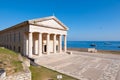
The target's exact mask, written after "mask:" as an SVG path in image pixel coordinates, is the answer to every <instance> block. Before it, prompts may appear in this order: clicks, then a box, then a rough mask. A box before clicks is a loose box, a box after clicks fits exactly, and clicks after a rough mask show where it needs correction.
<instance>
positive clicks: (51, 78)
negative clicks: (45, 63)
mask: <svg viewBox="0 0 120 80" xmlns="http://www.w3.org/2000/svg"><path fill="white" fill-rule="evenodd" d="M30 70H31V72H32V80H57V78H56V76H57V75H59V74H61V73H59V72H56V71H53V70H50V69H48V68H45V67H42V66H30ZM61 75H62V76H63V79H62V80H77V79H75V78H73V77H70V76H67V75H64V74H61Z"/></svg>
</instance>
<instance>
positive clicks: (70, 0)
mask: <svg viewBox="0 0 120 80" xmlns="http://www.w3.org/2000/svg"><path fill="white" fill-rule="evenodd" d="M53 15H55V16H56V17H57V18H58V19H59V20H60V21H61V22H63V23H64V24H65V25H66V26H67V27H68V28H69V31H68V40H69V41H120V0H0V30H3V29H5V28H8V27H10V26H13V25H15V24H18V23H20V22H23V21H26V20H29V19H34V18H42V17H47V16H53Z"/></svg>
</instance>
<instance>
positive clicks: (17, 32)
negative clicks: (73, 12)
mask: <svg viewBox="0 0 120 80" xmlns="http://www.w3.org/2000/svg"><path fill="white" fill-rule="evenodd" d="M67 31H68V28H67V27H66V26H65V25H64V24H63V23H62V22H60V21H59V20H58V19H57V18H56V17H55V16H50V17H44V18H39V19H33V20H28V21H24V22H22V23H20V24H17V25H15V26H12V27H9V28H7V29H4V30H2V31H0V46H3V47H6V48H8V49H11V50H13V51H16V52H19V53H21V54H22V55H24V56H28V57H33V56H34V55H35V56H42V55H50V54H56V53H63V52H66V51H67ZM62 42H63V45H64V46H63V47H62Z"/></svg>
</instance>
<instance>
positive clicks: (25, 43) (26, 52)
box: [23, 33, 28, 56]
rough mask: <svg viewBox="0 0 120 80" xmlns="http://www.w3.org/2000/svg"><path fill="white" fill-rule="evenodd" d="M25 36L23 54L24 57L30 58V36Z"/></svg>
mask: <svg viewBox="0 0 120 80" xmlns="http://www.w3.org/2000/svg"><path fill="white" fill-rule="evenodd" d="M23 35H24V44H23V46H24V47H23V53H24V55H26V56H28V36H27V34H26V33H24V34H23Z"/></svg>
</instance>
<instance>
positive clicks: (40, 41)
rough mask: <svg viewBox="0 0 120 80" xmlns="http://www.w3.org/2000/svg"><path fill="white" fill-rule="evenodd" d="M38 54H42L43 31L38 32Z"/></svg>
mask: <svg viewBox="0 0 120 80" xmlns="http://www.w3.org/2000/svg"><path fill="white" fill-rule="evenodd" d="M38 55H39V56H41V55H42V33H39V34H38Z"/></svg>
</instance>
